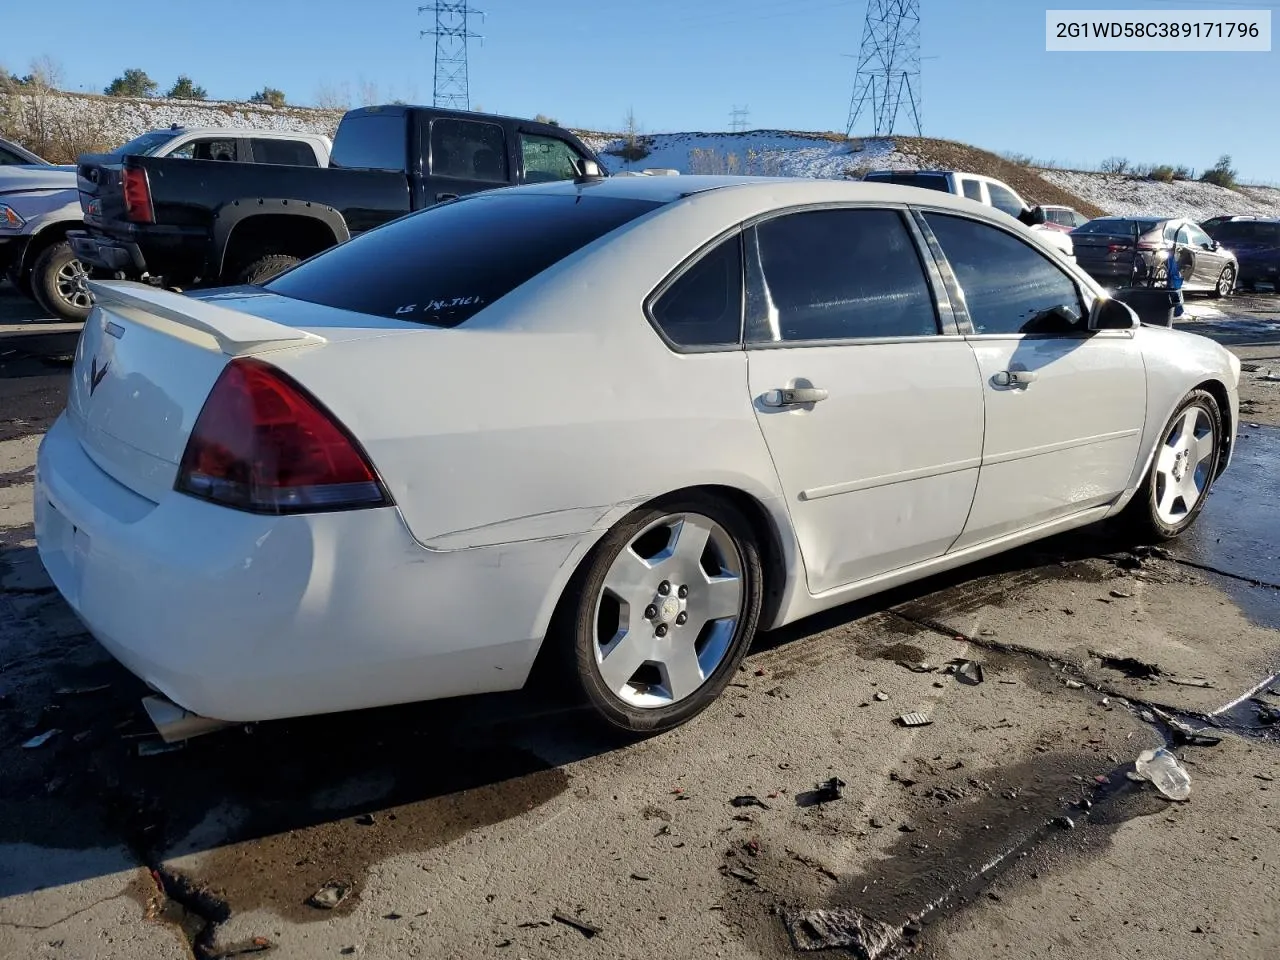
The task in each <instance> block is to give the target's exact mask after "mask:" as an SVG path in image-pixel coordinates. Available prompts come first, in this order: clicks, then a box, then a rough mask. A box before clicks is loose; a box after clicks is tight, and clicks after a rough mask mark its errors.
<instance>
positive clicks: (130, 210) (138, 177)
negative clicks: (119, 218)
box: [122, 167, 156, 223]
mask: <svg viewBox="0 0 1280 960" xmlns="http://www.w3.org/2000/svg"><path fill="white" fill-rule="evenodd" d="M122 177H123V183H124V215H125V219H127V220H130V221H132V222H133V223H155V222H156V214H155V210H153V209H152V207H151V184H149V183H148V182H147V171H145V170H134V169H130V168H129V167H125V168H124V170H123V172H122Z"/></svg>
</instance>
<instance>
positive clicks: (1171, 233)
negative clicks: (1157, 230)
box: [1164, 223, 1178, 240]
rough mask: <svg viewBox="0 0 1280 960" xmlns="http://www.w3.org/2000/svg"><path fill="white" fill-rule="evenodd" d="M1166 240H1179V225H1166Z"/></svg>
mask: <svg viewBox="0 0 1280 960" xmlns="http://www.w3.org/2000/svg"><path fill="white" fill-rule="evenodd" d="M1164 238H1165V239H1166V240H1177V239H1178V225H1177V224H1176V223H1166V224H1165V225H1164Z"/></svg>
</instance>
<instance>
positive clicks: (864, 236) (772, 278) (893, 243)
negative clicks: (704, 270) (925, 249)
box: [746, 210, 938, 342]
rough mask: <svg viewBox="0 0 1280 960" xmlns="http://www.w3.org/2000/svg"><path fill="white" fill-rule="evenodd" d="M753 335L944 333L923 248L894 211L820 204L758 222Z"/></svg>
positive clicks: (752, 241)
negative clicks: (919, 248) (820, 207)
mask: <svg viewBox="0 0 1280 960" xmlns="http://www.w3.org/2000/svg"><path fill="white" fill-rule="evenodd" d="M746 274H747V291H748V293H747V297H748V299H747V338H748V340H751V341H753V342H771V341H772V342H776V341H790V340H844V339H853V338H867V337H911V336H922V335H927V334H936V333H937V332H938V320H937V314H936V312H935V309H934V303H933V295H932V293H931V292H930V288H929V283H928V280H927V279H926V275H925V271H924V267H923V265H922V264H921V261H920V255H919V252H918V251H917V249H916V244H915V242H914V241H913V239H912V237H911V234H910V232H909V231H908V230H907V227H906V224H905V223H904V222H903V219H902V215H901V214H900V213H898V212H897V211H895V210H814V211H807V212H804V213H793V214H788V215H785V216H781V217H776V218H774V219H771V220H766V221H765V222H764V223H761V224H759V225H758V226H756V227H755V228H754V229H753V230H752V231H750V235H749V237H748V241H747V269H746Z"/></svg>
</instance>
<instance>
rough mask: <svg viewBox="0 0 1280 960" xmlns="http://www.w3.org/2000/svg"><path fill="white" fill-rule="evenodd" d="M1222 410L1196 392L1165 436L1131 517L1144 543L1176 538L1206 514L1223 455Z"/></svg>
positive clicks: (1203, 393)
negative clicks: (1210, 490)
mask: <svg viewBox="0 0 1280 960" xmlns="http://www.w3.org/2000/svg"><path fill="white" fill-rule="evenodd" d="M1221 438H1222V412H1221V410H1220V409H1219V407H1218V401H1217V400H1215V399H1214V397H1213V394H1211V393H1209V392H1208V391H1205V390H1193V391H1192V392H1191V393H1190V394H1188V395H1187V396H1186V398H1184V399H1183V401H1182V403H1181V404H1179V405H1178V409H1177V410H1176V411H1175V412H1174V414H1173V416H1172V417H1171V418H1170V419H1169V422H1168V423H1167V424H1166V425H1165V428H1164V432H1163V434H1161V440H1160V445H1159V446H1158V447H1157V448H1156V452H1155V456H1154V457H1153V458H1152V461H1151V466H1150V468H1149V469H1148V470H1147V475H1146V477H1145V478H1143V481H1142V485H1141V486H1140V487H1139V488H1138V492H1137V493H1135V494H1134V496H1133V500H1132V501H1130V503H1129V505H1128V507H1126V508H1125V514H1126V517H1127V519H1128V520H1129V522H1130V525H1131V527H1132V529H1133V532H1134V533H1136V534H1137V535H1138V537H1139V538H1140V539H1142V540H1154V541H1160V540H1171V539H1173V538H1174V537H1176V536H1178V535H1179V534H1181V533H1182V532H1183V531H1184V530H1186V529H1187V528H1188V527H1189V526H1191V524H1192V523H1194V522H1195V519H1196V517H1198V516H1199V515H1200V511H1201V510H1202V509H1203V508H1204V503H1205V499H1206V498H1207V497H1208V496H1209V489H1210V488H1211V487H1212V486H1213V481H1214V480H1215V479H1216V477H1217V474H1218V462H1219V460H1220V458H1221V456H1222V445H1221Z"/></svg>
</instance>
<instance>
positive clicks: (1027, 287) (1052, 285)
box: [925, 213, 1086, 334]
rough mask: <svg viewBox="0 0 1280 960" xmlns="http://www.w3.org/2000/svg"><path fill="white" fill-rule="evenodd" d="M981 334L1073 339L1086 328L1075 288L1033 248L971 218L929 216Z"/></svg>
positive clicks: (971, 317) (976, 328) (974, 324)
mask: <svg viewBox="0 0 1280 960" xmlns="http://www.w3.org/2000/svg"><path fill="white" fill-rule="evenodd" d="M925 221H926V222H927V223H928V224H929V227H930V229H931V230H933V232H934V235H935V236H936V237H937V238H938V243H939V245H941V247H942V252H943V253H944V254H945V255H946V258H947V260H948V261H949V262H950V263H951V268H952V270H954V271H955V275H956V279H957V280H958V281H959V283H960V288H961V290H962V291H963V293H964V301H965V304H966V305H967V306H968V309H969V318H970V320H972V321H973V327H974V331H975V332H976V333H986V334H998V333H1072V332H1076V331H1079V330H1083V329H1084V328H1085V326H1086V320H1085V315H1084V309H1083V307H1082V305H1081V302H1080V293H1079V291H1078V290H1077V289H1076V285H1075V283H1074V282H1073V281H1072V280H1071V278H1070V277H1069V276H1067V274H1065V273H1063V272H1062V270H1060V269H1059V268H1058V267H1057V266H1056V265H1055V264H1054V263H1053V262H1051V261H1050V260H1049V258H1048V257H1046V256H1045V255H1044V254H1042V253H1040V252H1039V251H1038V250H1035V249H1033V248H1032V247H1031V246H1030V244H1027V243H1024V242H1023V241H1022V240H1019V239H1018V238H1017V237H1015V236H1013V235H1012V234H1010V233H1007V232H1005V231H1004V230H1000V229H997V228H996V227H994V226H991V225H989V224H985V223H979V222H978V221H976V220H970V219H967V218H965V217H957V216H950V215H947V214H940V213H926V214H925Z"/></svg>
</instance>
